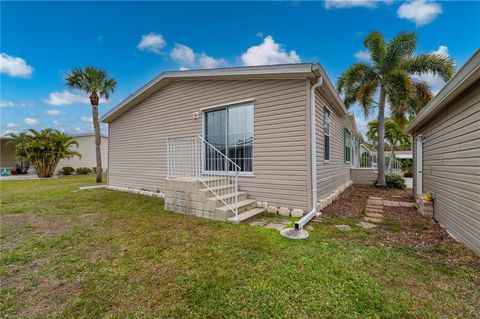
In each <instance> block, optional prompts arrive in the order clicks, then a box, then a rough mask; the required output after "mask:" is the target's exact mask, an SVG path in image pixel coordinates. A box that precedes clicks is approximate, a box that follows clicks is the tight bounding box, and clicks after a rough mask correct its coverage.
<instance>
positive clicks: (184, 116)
mask: <svg viewBox="0 0 480 319" xmlns="http://www.w3.org/2000/svg"><path fill="white" fill-rule="evenodd" d="M306 98H307V96H306V92H305V80H249V81H210V80H209V81H178V82H173V83H172V84H170V85H169V86H167V87H165V88H163V89H161V90H160V91H158V92H156V93H154V94H153V95H151V96H150V97H149V98H147V99H146V100H144V101H143V102H141V103H140V104H139V105H137V106H136V107H134V108H132V109H131V110H129V111H128V112H127V113H125V114H124V115H122V116H121V117H119V118H118V119H116V120H115V121H114V122H113V123H111V124H110V135H111V137H110V181H109V182H110V184H111V185H115V186H123V187H132V188H146V189H150V190H157V189H158V190H160V191H162V190H163V187H164V179H165V177H166V167H167V163H166V161H167V159H166V140H167V138H169V137H178V136H192V135H195V134H201V133H202V132H201V130H202V119H201V118H200V119H196V120H195V119H193V117H192V113H193V112H200V109H201V108H205V107H212V106H217V105H220V104H225V103H232V102H237V101H241V100H246V99H254V100H255V101H254V105H255V115H254V116H255V118H254V121H255V127H254V174H255V176H254V177H240V189H241V190H244V191H247V192H248V193H249V195H250V196H251V197H252V198H255V199H257V200H261V201H266V202H269V203H274V204H276V205H283V206H287V207H299V208H302V209H307V208H308V207H307V206H308V203H307V191H308V186H307V179H306V176H307V168H306V156H307V151H306V147H307V143H306V134H305V121H306V120H305V119H306V114H307V113H306Z"/></svg>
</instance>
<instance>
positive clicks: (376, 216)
mask: <svg viewBox="0 0 480 319" xmlns="http://www.w3.org/2000/svg"><path fill="white" fill-rule="evenodd" d="M366 215H367V217H373V218H383V215H382V214H378V213H369V212H367V213H366Z"/></svg>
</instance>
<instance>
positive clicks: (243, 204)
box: [215, 199, 257, 214]
mask: <svg viewBox="0 0 480 319" xmlns="http://www.w3.org/2000/svg"><path fill="white" fill-rule="evenodd" d="M256 204H257V201H256V200H254V199H245V200H242V201H239V202H238V203H237V204H232V205H230V207H232V208H233V209H235V208H237V207H238V213H243V212H245V211H247V210H249V209H252V208H255V206H256ZM228 212H231V210H230V208H229V207H228V206H222V207H218V208H217V209H216V210H215V213H218V214H226V213H228ZM232 214H233V213H232Z"/></svg>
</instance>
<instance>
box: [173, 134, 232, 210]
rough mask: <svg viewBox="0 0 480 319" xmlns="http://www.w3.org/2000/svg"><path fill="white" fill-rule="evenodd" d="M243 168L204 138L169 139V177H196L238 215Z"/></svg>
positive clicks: (197, 136) (198, 136)
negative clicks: (240, 175) (239, 184)
mask: <svg viewBox="0 0 480 319" xmlns="http://www.w3.org/2000/svg"><path fill="white" fill-rule="evenodd" d="M240 170H241V168H240V166H238V165H237V164H236V163H235V162H233V161H232V160H231V159H230V158H228V157H227V156H226V155H225V154H224V153H223V152H221V151H220V150H218V149H217V148H216V147H215V146H213V145H212V144H211V143H209V142H208V141H206V140H205V139H204V138H203V137H201V136H200V135H196V136H188V137H174V138H169V139H168V140H167V176H168V177H169V178H174V177H176V178H194V179H196V180H198V181H200V182H202V184H203V185H204V186H205V187H206V188H207V189H208V190H209V191H210V192H211V193H212V194H214V195H215V197H216V198H218V199H219V200H220V201H221V202H222V203H223V204H224V205H225V206H227V207H228V208H229V209H230V210H231V211H232V212H233V213H234V214H235V216H237V215H238V175H239V173H240Z"/></svg>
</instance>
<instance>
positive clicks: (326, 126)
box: [323, 108, 330, 161]
mask: <svg viewBox="0 0 480 319" xmlns="http://www.w3.org/2000/svg"><path fill="white" fill-rule="evenodd" d="M323 160H324V161H329V160H330V111H329V110H328V109H327V108H323Z"/></svg>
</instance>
